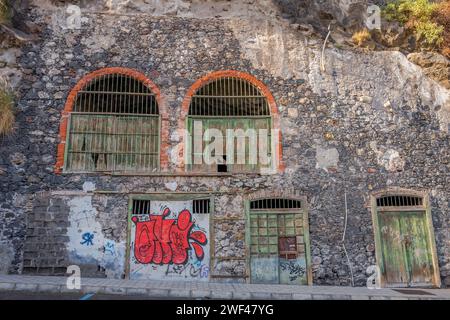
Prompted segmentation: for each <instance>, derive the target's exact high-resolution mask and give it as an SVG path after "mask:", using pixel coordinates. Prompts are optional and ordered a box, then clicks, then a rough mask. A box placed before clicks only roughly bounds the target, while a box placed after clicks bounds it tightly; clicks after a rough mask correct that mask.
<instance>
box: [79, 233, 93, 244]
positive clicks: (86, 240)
mask: <svg viewBox="0 0 450 320" xmlns="http://www.w3.org/2000/svg"><path fill="white" fill-rule="evenodd" d="M81 238H82V239H83V240H84V241H82V242H80V243H81V244H85V245H87V246H93V245H94V243H93V242H92V241H93V240H94V235H93V234H92V233H90V232H86V233H83V235H82V236H81Z"/></svg>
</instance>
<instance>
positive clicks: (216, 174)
mask: <svg viewBox="0 0 450 320" xmlns="http://www.w3.org/2000/svg"><path fill="white" fill-rule="evenodd" d="M76 174H86V175H92V176H95V175H97V176H98V175H104V176H118V177H129V176H130V177H133V176H138V177H232V176H262V175H274V174H278V171H277V172H274V173H272V174H261V173H258V172H81V171H80V172H76V171H66V172H64V171H63V172H62V175H76Z"/></svg>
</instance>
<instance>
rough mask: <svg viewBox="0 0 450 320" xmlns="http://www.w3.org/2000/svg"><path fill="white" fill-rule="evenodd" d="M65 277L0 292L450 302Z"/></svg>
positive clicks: (429, 292) (347, 291)
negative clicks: (76, 282)
mask: <svg viewBox="0 0 450 320" xmlns="http://www.w3.org/2000/svg"><path fill="white" fill-rule="evenodd" d="M66 281H67V278H65V277H42V276H22V275H0V290H2V291H26V292H36V293H38V292H52V293H69V292H72V293H73V292H78V293H101V294H118V295H124V299H126V295H133V296H135V295H141V296H146V297H154V298H168V299H177V298H180V299H181V298H188V299H236V300H242V299H258V300H260V299H261V300H264V299H282V300H291V299H293V300H324V299H326V300H430V299H432V300H435V299H439V300H442V299H445V300H450V289H407V290H406V293H405V291H404V292H403V293H401V292H398V291H395V290H393V289H378V290H377V289H373V290H370V289H367V288H360V287H357V288H352V287H329V286H288V285H260V284H237V283H233V284H229V283H211V282H210V283H208V282H174V281H143V280H114V279H98V278H83V279H82V280H81V290H69V289H67V287H66Z"/></svg>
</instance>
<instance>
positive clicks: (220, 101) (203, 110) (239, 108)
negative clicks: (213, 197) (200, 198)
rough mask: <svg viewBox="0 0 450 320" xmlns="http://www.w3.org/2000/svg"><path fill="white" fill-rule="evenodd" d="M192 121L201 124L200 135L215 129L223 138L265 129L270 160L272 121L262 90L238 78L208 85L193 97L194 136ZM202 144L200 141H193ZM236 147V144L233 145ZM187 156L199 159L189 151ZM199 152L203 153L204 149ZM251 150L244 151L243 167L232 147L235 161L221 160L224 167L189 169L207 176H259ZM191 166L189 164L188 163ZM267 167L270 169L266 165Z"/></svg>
mask: <svg viewBox="0 0 450 320" xmlns="http://www.w3.org/2000/svg"><path fill="white" fill-rule="evenodd" d="M194 121H201V123H202V130H203V132H202V134H203V133H204V132H205V131H206V130H208V129H218V130H220V131H222V133H223V136H224V137H226V136H227V135H226V133H227V130H228V129H242V130H244V132H246V131H247V130H248V129H254V130H256V132H257V134H258V135H259V132H260V131H259V130H260V129H266V130H267V131H266V132H267V134H268V138H267V141H268V144H269V145H268V148H267V149H268V150H267V156H268V157H271V156H272V154H271V145H270V141H271V139H272V136H271V131H270V129H271V128H272V118H271V114H270V107H269V103H268V100H267V97H266V96H265V95H264V94H263V93H262V92H261V90H260V89H259V88H258V87H256V86H255V85H253V84H252V83H250V82H248V81H247V80H244V79H241V78H237V77H223V78H220V79H216V80H214V81H211V82H209V83H207V84H206V85H204V86H203V87H201V88H200V89H199V90H198V91H197V92H196V93H195V94H194V95H193V97H192V99H191V104H190V107H189V114H188V129H189V130H190V133H191V135H192V134H193V123H194ZM196 141H202V139H196ZM235 145H236V144H235ZM188 150H190V151H188V155H189V156H190V157H191V158H193V157H198V156H200V154H195V153H194V151H193V150H192V148H189V147H188ZM201 150H204V149H203V148H202V149H201ZM250 152H251V151H250V149H249V148H248V147H246V151H245V155H244V156H245V159H246V161H245V163H238V159H239V158H240V157H242V155H240V154H239V153H238V150H237V146H235V152H234V154H235V159H233V161H228V163H227V160H230V159H226V158H225V157H224V161H223V163H220V164H219V163H218V164H215V165H206V164H194V165H189V166H188V169H189V170H191V171H202V172H204V171H206V172H259V169H260V166H259V165H258V164H251V163H250V160H249V153H250ZM191 163H192V162H191ZM269 166H270V165H269Z"/></svg>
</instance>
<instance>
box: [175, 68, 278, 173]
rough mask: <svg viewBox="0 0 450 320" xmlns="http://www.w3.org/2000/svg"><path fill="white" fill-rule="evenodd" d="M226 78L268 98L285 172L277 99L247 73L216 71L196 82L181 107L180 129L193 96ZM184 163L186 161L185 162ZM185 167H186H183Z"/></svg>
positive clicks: (182, 127) (182, 129)
mask: <svg viewBox="0 0 450 320" xmlns="http://www.w3.org/2000/svg"><path fill="white" fill-rule="evenodd" d="M224 77H235V78H240V79H243V80H247V81H248V82H250V83H251V84H253V85H254V86H256V87H257V88H258V89H259V90H261V92H262V94H263V95H264V96H265V97H266V98H267V101H268V103H269V106H270V113H271V116H272V119H273V128H274V129H279V135H278V150H277V152H278V159H279V162H278V170H279V171H283V170H284V165H283V161H282V136H281V130H280V114H279V111H278V107H277V104H276V102H275V98H274V97H273V95H272V93H271V92H270V90H269V88H268V87H267V86H266V85H265V84H264V83H262V82H261V81H260V80H258V79H257V78H255V77H254V76H252V75H251V74H248V73H246V72H242V71H236V70H221V71H215V72H211V73H209V74H207V75H205V76H203V77H201V78H200V79H198V80H197V81H195V82H194V84H193V85H192V86H191V87H190V88H189V90H188V91H187V93H186V96H185V98H184V100H183V104H182V107H181V117H180V121H179V122H178V128H179V129H180V130H181V131H180V132H184V129H185V126H186V121H185V119H186V117H187V116H188V114H189V106H190V105H191V100H192V96H193V95H194V94H195V93H196V92H197V91H198V90H199V89H200V88H202V87H203V86H205V85H206V84H208V83H210V82H212V81H214V80H217V79H220V78H224ZM181 149H182V150H180V153H179V156H180V158H181V159H184V148H181ZM183 161H184V160H183ZM183 167H184V165H183Z"/></svg>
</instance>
